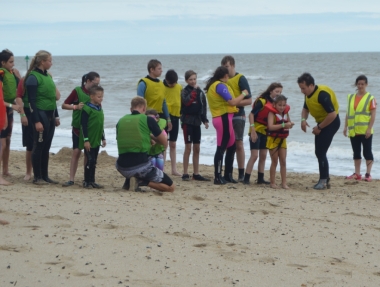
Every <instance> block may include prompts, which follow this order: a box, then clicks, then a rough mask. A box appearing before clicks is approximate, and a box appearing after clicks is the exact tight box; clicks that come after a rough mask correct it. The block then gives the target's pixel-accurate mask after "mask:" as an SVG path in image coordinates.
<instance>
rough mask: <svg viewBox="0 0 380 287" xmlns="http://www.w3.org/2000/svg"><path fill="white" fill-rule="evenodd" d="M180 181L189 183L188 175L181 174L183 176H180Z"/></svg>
mask: <svg viewBox="0 0 380 287" xmlns="http://www.w3.org/2000/svg"><path fill="white" fill-rule="evenodd" d="M182 180H184V181H189V180H190V175H188V174H183V175H182Z"/></svg>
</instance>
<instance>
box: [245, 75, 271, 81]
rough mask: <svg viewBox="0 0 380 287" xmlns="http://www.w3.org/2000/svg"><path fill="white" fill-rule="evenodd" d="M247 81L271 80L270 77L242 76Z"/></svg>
mask: <svg viewBox="0 0 380 287" xmlns="http://www.w3.org/2000/svg"><path fill="white" fill-rule="evenodd" d="M244 76H245V77H246V78H247V79H248V80H269V79H273V78H272V77H266V76H262V75H259V76H247V75H244Z"/></svg>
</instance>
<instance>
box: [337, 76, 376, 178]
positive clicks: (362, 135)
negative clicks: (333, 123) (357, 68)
mask: <svg viewBox="0 0 380 287" xmlns="http://www.w3.org/2000/svg"><path fill="white" fill-rule="evenodd" d="M355 86H356V87H357V92H356V94H350V95H348V97H347V103H348V105H347V114H346V119H345V121H344V123H345V124H344V130H343V134H344V136H348V137H349V138H350V141H351V146H352V151H353V153H354V164H355V172H354V174H352V175H350V176H347V177H346V179H356V180H361V179H362V175H361V174H360V165H361V162H362V157H361V146H363V156H364V158H365V160H366V165H367V172H366V174H365V177H364V180H365V181H371V180H372V177H371V168H372V164H373V154H372V138H373V124H374V123H375V118H376V101H375V98H374V96H372V95H371V94H370V93H369V92H367V91H366V88H367V86H368V79H367V77H366V76H365V75H360V76H359V77H357V78H356V81H355ZM347 130H348V133H347Z"/></svg>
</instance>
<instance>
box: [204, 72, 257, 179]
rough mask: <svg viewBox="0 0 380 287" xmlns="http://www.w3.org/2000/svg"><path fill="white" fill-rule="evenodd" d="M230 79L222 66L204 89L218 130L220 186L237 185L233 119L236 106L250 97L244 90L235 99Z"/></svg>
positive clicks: (216, 159) (216, 171) (216, 158)
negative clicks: (234, 168)
mask: <svg viewBox="0 0 380 287" xmlns="http://www.w3.org/2000/svg"><path fill="white" fill-rule="evenodd" d="M228 79H229V74H228V69H227V68H226V67H223V66H220V67H218V68H217V69H216V70H215V72H214V74H213V76H212V77H211V78H210V79H209V80H208V81H207V84H206V87H205V89H204V90H205V91H206V96H207V100H208V104H209V107H210V111H211V115H212V124H213V126H214V128H215V130H216V139H217V148H216V152H215V156H214V176H215V178H214V184H218V185H221V184H226V183H237V181H236V180H234V179H233V177H232V171H233V163H234V157H235V151H236V143H235V133H234V129H233V125H232V118H233V116H234V114H235V113H236V112H237V108H236V105H238V104H239V103H240V102H241V101H242V100H243V99H244V98H247V97H249V94H248V91H247V90H243V91H242V92H241V94H240V95H239V96H236V97H235V96H234V93H233V90H232V89H231V87H229V86H228V85H227V81H228ZM224 153H226V158H225V170H224V176H222V175H221V174H222V162H223V157H224Z"/></svg>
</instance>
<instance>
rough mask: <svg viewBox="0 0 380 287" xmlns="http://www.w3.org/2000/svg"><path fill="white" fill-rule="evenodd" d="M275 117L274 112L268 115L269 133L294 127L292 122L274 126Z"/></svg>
mask: <svg viewBox="0 0 380 287" xmlns="http://www.w3.org/2000/svg"><path fill="white" fill-rule="evenodd" d="M274 119H275V115H274V113H272V112H269V113H268V130H269V131H277V130H280V129H291V128H292V126H293V123H292V122H290V121H289V122H287V123H282V124H274Z"/></svg>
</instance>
